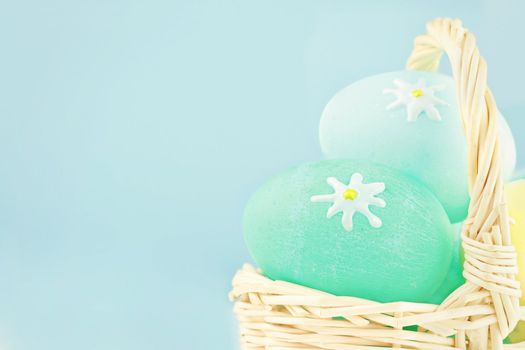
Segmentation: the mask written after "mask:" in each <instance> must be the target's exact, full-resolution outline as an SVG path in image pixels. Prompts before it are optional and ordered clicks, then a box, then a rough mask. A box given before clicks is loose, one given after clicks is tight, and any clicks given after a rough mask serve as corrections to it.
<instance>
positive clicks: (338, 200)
mask: <svg viewBox="0 0 525 350" xmlns="http://www.w3.org/2000/svg"><path fill="white" fill-rule="evenodd" d="M326 182H327V183H328V184H329V185H330V186H332V188H333V189H334V191H335V192H334V193H332V194H323V195H317V196H312V197H311V201H312V202H332V203H333V205H332V206H331V207H330V208H329V209H328V212H327V213H326V217H327V218H331V217H332V216H334V215H335V214H337V213H339V212H343V218H342V223H343V227H344V228H345V230H346V231H351V230H352V227H353V217H354V214H355V213H356V212H359V213H361V214H363V215H364V216H366V218H367V219H368V222H369V223H370V225H371V226H372V227H375V228H378V227H381V225H382V224H383V223H382V221H381V219H380V218H379V217H377V216H376V215H374V214H372V212H371V211H370V209H369V206H370V205H375V206H378V207H381V208H382V207H385V206H386V202H385V201H384V200H383V199H381V198H377V197H375V196H376V195H377V194H379V193H381V192H383V191H384V190H385V184H384V183H382V182H374V183H370V184H364V183H363V176H362V175H361V174H359V173H354V174H353V175H352V177H351V179H350V183H349V184H348V185H345V184H343V183H342V182H340V181H339V180H337V179H336V178H335V177H329V178H328V179H327V180H326Z"/></svg>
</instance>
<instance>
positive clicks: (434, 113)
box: [383, 79, 448, 122]
mask: <svg viewBox="0 0 525 350" xmlns="http://www.w3.org/2000/svg"><path fill="white" fill-rule="evenodd" d="M394 84H395V85H396V86H397V88H396V89H385V90H384V91H383V93H385V94H392V95H395V96H396V97H397V100H395V101H394V102H392V103H391V104H389V105H388V106H387V107H386V109H387V110H392V109H396V108H399V107H403V106H406V109H407V120H408V121H409V122H415V121H416V120H417V118H418V117H419V115H420V114H421V113H422V112H425V113H426V114H427V116H428V117H429V118H430V119H432V120H435V121H440V120H441V115H440V114H439V111H438V110H437V108H436V106H447V105H448V103H446V102H445V101H443V100H441V99H439V98H438V97H436V96H435V95H434V93H435V92H436V91H440V90H443V89H444V88H445V87H444V86H443V85H435V86H426V83H425V80H423V79H419V80H418V81H417V83H415V84H410V83H407V82H405V81H403V80H400V79H395V80H394Z"/></svg>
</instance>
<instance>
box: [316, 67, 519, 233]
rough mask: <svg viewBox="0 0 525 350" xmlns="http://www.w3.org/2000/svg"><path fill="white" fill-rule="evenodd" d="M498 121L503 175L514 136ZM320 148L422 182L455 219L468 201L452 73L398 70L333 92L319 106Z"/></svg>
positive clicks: (332, 155)
mask: <svg viewBox="0 0 525 350" xmlns="http://www.w3.org/2000/svg"><path fill="white" fill-rule="evenodd" d="M501 120H502V123H500V124H502V127H500V132H501V133H502V139H505V140H506V141H505V142H503V141H502V143H501V148H502V157H503V162H502V163H503V164H504V166H505V167H506V169H504V170H503V172H504V174H506V175H510V174H511V173H512V171H513V168H514V165H515V153H516V152H515V150H514V147H515V146H514V141H513V139H512V134H511V133H510V129H509V128H508V125H507V124H506V122H505V121H504V119H503V118H501ZM319 138H320V143H321V148H322V151H323V153H324V155H325V156H326V158H328V159H337V158H350V159H367V160H370V161H373V162H377V163H382V164H385V165H388V166H390V167H392V168H395V169H398V170H401V171H403V172H405V173H407V174H409V175H411V176H414V177H416V178H418V179H419V180H420V181H421V182H423V183H424V184H425V185H426V186H427V187H428V188H429V189H430V190H431V191H432V192H433V193H434V194H435V195H436V197H437V198H438V199H439V201H440V202H441V203H442V205H443V206H444V208H445V210H446V212H447V214H448V216H449V218H450V220H451V221H452V222H454V223H455V222H460V221H462V220H463V219H464V218H465V217H466V215H467V211H468V205H469V201H470V197H469V193H468V182H467V178H468V177H467V145H466V139H465V136H464V133H463V129H462V125H461V120H460V115H459V109H458V104H457V99H456V88H455V83H454V80H453V79H452V78H451V77H448V76H445V75H442V74H438V73H431V72H422V71H399V72H392V73H386V74H381V75H376V76H372V77H368V78H365V79H362V80H360V81H357V82H355V83H354V84H352V85H350V86H347V87H346V88H344V89H343V90H341V91H340V92H338V93H337V94H336V95H335V96H334V97H333V98H332V99H331V100H330V101H329V103H328V104H327V106H326V107H325V109H324V111H323V115H322V117H321V121H320V126H319Z"/></svg>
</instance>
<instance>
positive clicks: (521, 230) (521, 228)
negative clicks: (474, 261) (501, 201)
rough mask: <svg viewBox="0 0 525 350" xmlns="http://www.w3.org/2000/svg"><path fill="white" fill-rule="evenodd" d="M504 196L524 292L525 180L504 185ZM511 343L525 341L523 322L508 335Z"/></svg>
mask: <svg viewBox="0 0 525 350" xmlns="http://www.w3.org/2000/svg"><path fill="white" fill-rule="evenodd" d="M505 196H506V199H507V207H508V210H509V215H510V217H511V218H512V219H513V224H512V225H510V234H511V240H512V244H514V246H515V247H516V251H517V253H518V269H519V273H518V280H519V281H520V284H521V288H522V291H523V290H525V180H517V181H513V182H511V183H508V184H507V185H505ZM520 305H521V306H525V293H523V294H522V297H521V299H520ZM509 340H510V341H511V342H513V343H517V342H522V341H525V322H523V321H521V322H520V323H519V324H518V327H517V328H516V329H515V330H514V331H513V332H512V333H511V334H510V335H509Z"/></svg>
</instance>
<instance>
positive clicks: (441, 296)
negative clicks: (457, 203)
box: [430, 224, 465, 304]
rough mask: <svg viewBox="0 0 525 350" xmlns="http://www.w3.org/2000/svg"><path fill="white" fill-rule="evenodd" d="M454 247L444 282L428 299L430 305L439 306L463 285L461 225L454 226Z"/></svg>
mask: <svg viewBox="0 0 525 350" xmlns="http://www.w3.org/2000/svg"><path fill="white" fill-rule="evenodd" d="M453 226H454V232H455V234H454V245H453V247H454V248H453V250H452V260H451V262H450V267H449V270H448V273H447V275H446V276H445V280H444V281H443V283H442V284H441V286H439V288H438V289H437V291H436V292H435V293H434V295H433V296H432V298H431V299H430V303H432V304H441V303H442V302H443V301H445V299H447V298H448V296H449V295H450V294H452V292H454V291H455V290H456V289H458V288H459V287H461V286H462V285H463V284H464V283H465V278H464V277H463V263H464V262H465V255H464V252H463V247H462V246H461V226H462V224H454V225H453Z"/></svg>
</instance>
